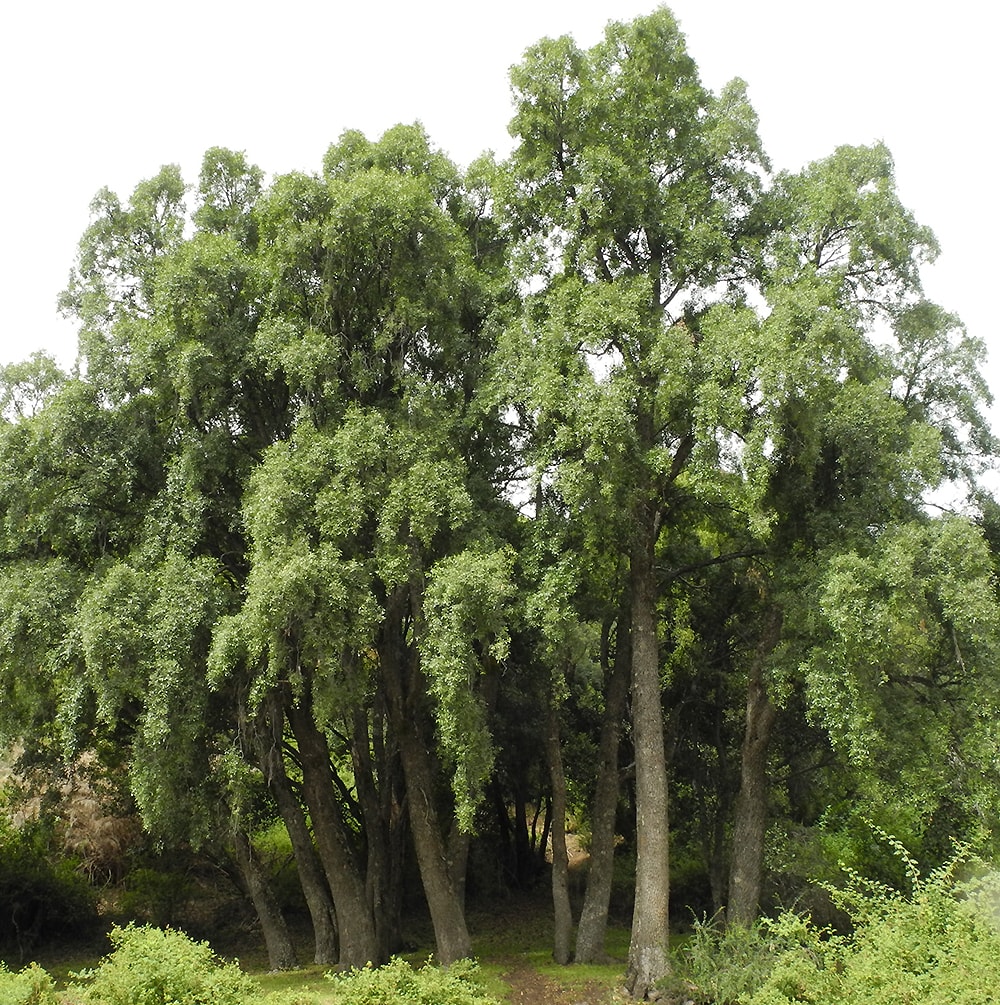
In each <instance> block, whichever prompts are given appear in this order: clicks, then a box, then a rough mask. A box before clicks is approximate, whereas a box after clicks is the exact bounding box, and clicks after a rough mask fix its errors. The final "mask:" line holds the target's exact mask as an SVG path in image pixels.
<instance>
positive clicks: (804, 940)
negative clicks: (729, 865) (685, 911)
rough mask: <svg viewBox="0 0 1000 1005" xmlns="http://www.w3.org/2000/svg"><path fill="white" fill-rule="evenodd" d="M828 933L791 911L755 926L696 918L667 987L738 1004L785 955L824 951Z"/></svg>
mask: <svg viewBox="0 0 1000 1005" xmlns="http://www.w3.org/2000/svg"><path fill="white" fill-rule="evenodd" d="M823 934H824V933H822V932H820V931H818V930H817V929H815V928H814V927H813V926H812V925H810V924H809V922H808V921H807V920H806V919H805V918H802V917H800V916H799V915H796V914H792V913H791V912H786V913H784V914H782V915H780V916H779V917H778V918H775V919H770V918H762V919H761V920H759V921H758V922H756V924H754V925H753V926H751V927H749V928H747V927H744V926H742V925H731V926H728V927H726V926H724V925H722V924H721V923H719V921H718V920H717V919H703V920H701V921H696V922H695V924H694V927H693V930H692V933H691V935H690V937H689V938H688V939H686V940H685V942H684V944H683V945H682V946H681V947H680V948H679V949H677V950H676V951H675V952H674V953H673V968H672V973H671V976H670V977H669V978H667V980H666V981H665V982H664V987H663V990H665V991H667V992H671V993H672V994H673V995H674V997H677V998H679V999H680V1000H682V1001H692V1002H695V1003H704V1005H709V1003H711V1005H736V1003H739V1002H743V1001H745V1000H746V998H747V996H749V995H750V994H752V993H753V992H754V991H755V990H756V989H757V988H759V987H760V986H761V985H762V984H763V983H764V982H765V981H766V980H767V978H768V977H769V976H770V974H771V971H772V969H773V968H774V965H775V961H776V960H777V959H778V958H779V957H780V956H782V955H783V954H795V955H797V956H803V957H806V958H811V957H813V956H815V955H817V954H818V953H819V952H821V945H820V942H821V938H822V936H823Z"/></svg>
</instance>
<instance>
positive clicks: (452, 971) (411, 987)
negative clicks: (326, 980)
mask: <svg viewBox="0 0 1000 1005" xmlns="http://www.w3.org/2000/svg"><path fill="white" fill-rule="evenodd" d="M478 969H479V968H478V966H477V964H476V963H475V962H474V961H472V960H459V961H458V962H456V963H453V964H452V965H451V966H450V967H448V969H447V970H445V969H442V968H441V967H435V966H431V965H430V961H428V964H427V965H426V966H424V967H421V968H420V969H419V970H414V969H413V967H411V966H410V964H409V963H407V962H406V961H405V960H402V959H400V958H399V957H393V958H392V960H390V961H389V963H387V964H386V965H385V966H384V967H377V968H372V967H365V968H364V969H363V970H350V971H348V972H347V973H343V974H330V975H329V977H330V980H331V981H332V983H333V987H334V995H333V1000H334V1001H335V1002H337V1003H338V1005H497V1002H496V999H495V998H492V997H491V996H490V995H488V994H487V993H486V991H485V990H484V989H483V988H482V986H481V985H480V984H479V982H478V980H477V979H476V978H477V973H478Z"/></svg>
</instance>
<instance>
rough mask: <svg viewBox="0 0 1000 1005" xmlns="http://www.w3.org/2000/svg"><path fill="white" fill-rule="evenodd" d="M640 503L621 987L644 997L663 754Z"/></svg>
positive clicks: (662, 878) (654, 973)
mask: <svg viewBox="0 0 1000 1005" xmlns="http://www.w3.org/2000/svg"><path fill="white" fill-rule="evenodd" d="M642 509H643V513H642V515H641V517H640V522H639V527H637V530H636V535H637V536H636V540H635V543H634V544H633V547H632V553H631V561H630V586H631V596H632V733H633V740H634V744H635V802H636V866H635V908H634V911H633V915H632V938H631V941H630V943H629V950H628V967H627V970H626V976H625V986H626V988H627V989H628V991H629V993H630V994H631V995H632V997H634V998H645V997H646V996H647V995H648V993H649V992H650V991H651V990H652V989H653V988H654V986H655V984H656V982H657V981H659V980H660V979H661V978H663V977H664V976H666V974H667V973H669V971H670V961H669V958H668V956H667V948H668V941H669V925H668V916H669V915H668V906H669V905H668V900H669V895H670V859H669V843H668V820H667V758H666V750H665V749H664V732H663V703H662V699H661V697H660V654H659V645H658V642H657V633H656V583H655V578H654V570H653V548H654V544H655V541H656V531H655V517H654V516H653V514H652V512H651V511H652V506H651V505H650V506H649V507H648V510H647V507H643V508H642Z"/></svg>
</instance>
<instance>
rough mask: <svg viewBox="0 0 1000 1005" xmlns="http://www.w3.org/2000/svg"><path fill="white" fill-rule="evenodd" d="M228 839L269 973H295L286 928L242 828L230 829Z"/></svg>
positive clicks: (268, 881)
mask: <svg viewBox="0 0 1000 1005" xmlns="http://www.w3.org/2000/svg"><path fill="white" fill-rule="evenodd" d="M232 837H233V848H234V849H235V852H236V864H237V865H238V866H239V868H240V874H241V875H242V877H243V883H244V885H245V886H246V890H247V893H248V894H249V895H250V899H251V900H252V901H253V906H254V908H255V909H256V911H257V917H258V918H259V919H260V927H261V931H262V932H263V934H264V944H265V945H266V946H267V958H268V964H269V966H270V968H271V969H272V970H295V969H297V968H298V965H299V961H298V959H297V958H296V956H295V947H294V946H293V945H292V938H291V936H290V935H289V933H288V925H287V924H286V923H285V918H284V916H283V915H282V913H281V908H280V907H279V906H278V901H277V899H276V898H275V896H274V891H273V890H272V889H271V883H270V880H269V879H268V877H267V873H266V872H265V871H264V869H263V867H262V866H261V864H260V862H259V861H258V859H257V856H256V855H255V854H254V850H253V846H252V845H251V843H250V838H249V837H247V835H246V832H245V831H244V830H243V828H242V827H235V828H233V835H232Z"/></svg>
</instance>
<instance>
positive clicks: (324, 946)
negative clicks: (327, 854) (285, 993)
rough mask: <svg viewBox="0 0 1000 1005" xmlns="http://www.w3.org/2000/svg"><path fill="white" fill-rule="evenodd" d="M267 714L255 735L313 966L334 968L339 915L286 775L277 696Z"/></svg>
mask: <svg viewBox="0 0 1000 1005" xmlns="http://www.w3.org/2000/svg"><path fill="white" fill-rule="evenodd" d="M268 714H269V718H268V720H267V722H266V725H265V723H261V724H260V725H259V727H258V729H257V730H256V732H255V744H256V747H257V756H258V760H259V761H260V766H261V771H262V772H263V773H264V778H265V780H266V781H267V785H268V788H269V789H270V791H271V794H272V795H273V796H274V799H275V802H276V803H277V804H278V812H279V813H281V819H282V820H283V821H284V824H285V829H286V830H287V831H288V837H289V839H290V840H291V843H292V852H293V854H294V855H295V867H296V869H297V870H298V874H299V882H300V883H301V884H302V893H303V895H304V896H305V899H306V906H307V907H308V909H309V917H310V918H311V920H312V927H313V940H314V943H315V946H314V954H313V962H315V963H319V964H323V965H328V966H332V965H333V964H335V963H336V962H337V914H336V910H335V908H334V905H333V898H332V897H331V896H330V889H329V887H328V886H327V882H326V878H325V877H324V875H323V867H322V866H321V865H320V861H319V858H318V857H317V855H316V849H315V848H314V847H313V843H312V836H311V835H310V833H309V827H308V825H307V824H306V820H305V817H304V816H303V813H302V806H301V805H300V803H299V801H298V799H297V798H296V796H295V793H294V792H293V791H292V785H291V782H290V781H289V779H288V774H287V773H286V771H285V763H284V758H283V757H282V753H281V744H282V733H283V728H284V722H285V715H284V710H283V708H282V706H281V701H280V699H279V698H278V697H277V696H276V695H275V696H273V697H272V698H271V699H270V700H269V701H268ZM262 718H263V717H262Z"/></svg>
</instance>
